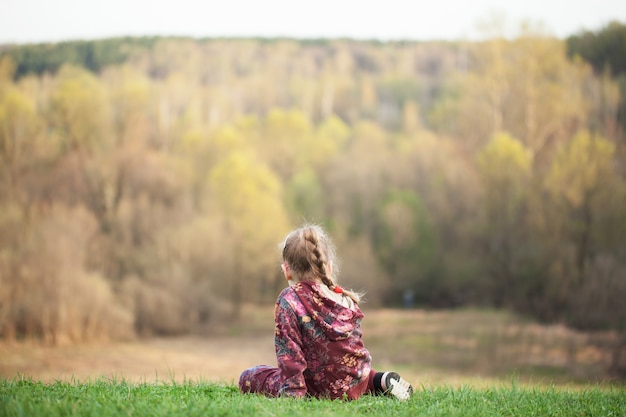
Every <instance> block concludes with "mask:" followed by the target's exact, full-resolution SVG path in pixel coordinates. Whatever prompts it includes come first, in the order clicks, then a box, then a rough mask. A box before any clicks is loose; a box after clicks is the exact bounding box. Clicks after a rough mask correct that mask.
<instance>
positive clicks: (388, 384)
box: [381, 372, 413, 401]
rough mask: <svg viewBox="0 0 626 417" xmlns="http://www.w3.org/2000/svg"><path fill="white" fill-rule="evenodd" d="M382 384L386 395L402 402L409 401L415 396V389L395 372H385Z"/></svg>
mask: <svg viewBox="0 0 626 417" xmlns="http://www.w3.org/2000/svg"><path fill="white" fill-rule="evenodd" d="M381 383H382V386H383V389H384V390H385V393H386V394H389V395H391V396H393V397H396V398H397V399H399V400H401V401H405V400H408V399H409V398H411V395H413V387H412V386H411V384H410V383H409V382H408V381H406V380H404V379H402V377H401V376H400V375H398V374H397V373H395V372H385V373H384V374H383V377H382V380H381Z"/></svg>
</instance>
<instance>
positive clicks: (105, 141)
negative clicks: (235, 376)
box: [0, 24, 626, 361]
mask: <svg viewBox="0 0 626 417" xmlns="http://www.w3.org/2000/svg"><path fill="white" fill-rule="evenodd" d="M615 25H617V26H615ZM616 27H617V29H619V30H618V31H621V33H623V31H624V26H622V25H619V24H612V25H611V26H609V27H608V28H607V29H604V30H610V31H613V30H616V29H615V28H616ZM601 33H603V32H601ZM580 36H587V35H580ZM597 36H598V39H599V38H600V37H601V36H600V35H597ZM572 39H573V38H571V39H570V40H568V41H563V40H559V39H555V38H553V37H550V36H546V35H544V34H542V33H541V32H540V31H536V30H533V29H532V28H526V29H525V30H524V31H523V32H522V33H521V34H520V36H519V37H517V38H516V39H512V40H507V39H504V38H503V37H499V36H494V37H493V38H491V39H489V40H485V41H480V42H451V43H439V42H428V43H419V42H389V43H377V42H366V41H352V40H327V41H295V40H289V39H276V40H261V39H246V40H244V39H239V40H233V39H230V40H229V39H212V40H194V39H169V38H162V39H137V40H133V39H117V40H115V39H113V40H105V41H93V42H87V43H61V44H55V45H35V46H33V45H26V46H15V47H8V46H5V47H4V53H3V54H2V56H1V57H0V335H1V336H2V337H3V338H6V339H14V338H21V337H36V338H41V339H43V340H45V341H48V342H51V343H56V342H60V341H78V340H86V339H92V338H102V337H105V338H106V337H108V338H123V337H131V336H133V335H136V334H140V335H144V334H179V333H184V332H189V331H192V330H194V329H198V328H199V327H202V326H207V325H209V324H210V323H211V321H212V320H222V319H224V317H228V316H232V317H235V318H237V317H239V316H240V315H241V312H242V310H241V307H242V305H244V304H245V303H270V302H273V300H274V299H275V296H276V293H277V291H278V290H279V289H280V288H281V286H282V285H283V282H282V278H281V277H280V269H279V267H278V265H279V256H280V255H279V250H278V246H277V245H278V243H279V242H280V241H281V239H282V238H283V237H284V235H285V233H286V232H288V231H289V229H290V228H291V227H294V226H296V225H298V224H300V223H302V222H303V221H311V222H319V223H322V224H324V225H325V226H326V227H327V228H328V229H329V230H330V232H331V234H332V235H333V237H334V238H335V240H336V242H337V245H338V250H339V254H340V257H341V259H342V265H341V267H342V273H341V277H342V280H343V284H344V285H346V286H348V287H354V288H356V289H362V290H364V291H366V292H367V299H368V303H369V304H368V305H371V306H373V307H375V306H382V305H386V306H393V305H400V304H401V303H402V296H403V294H404V293H405V292H406V291H412V292H413V294H415V303H416V305H418V306H422V307H429V308H450V307H458V306H467V305H474V306H490V307H497V308H505V309H511V310H514V311H517V312H521V313H523V314H527V315H530V316H532V317H534V318H536V319H539V320H541V321H546V322H556V321H558V322H564V323H567V324H569V325H571V326H575V327H577V328H584V329H607V328H609V329H616V330H619V331H622V332H623V333H624V331H625V330H626V303H624V302H623V300H624V295H625V294H626V256H625V255H626V182H625V180H626V170H625V166H624V161H625V158H624V157H625V152H626V149H625V146H624V133H623V132H624V130H623V126H624V124H623V120H622V121H620V119H619V117H620V115H621V114H623V113H620V109H621V108H623V105H624V91H623V89H622V90H620V84H619V74H623V73H614V72H607V71H598V70H597V65H596V64H595V63H594V62H591V63H589V62H587V60H588V59H589V58H588V55H586V54H588V52H585V51H588V49H584V48H581V46H580V45H581V44H580V43H578V46H576V44H577V43H576V42H575V41H574V40H572ZM598 42H600V41H598ZM585 45H586V46H585V48H587V46H588V44H587V43H585ZM622 45H623V44H622ZM598 48H599V46H598ZM37 51H39V52H37ZM96 51H100V52H96ZM609 55H611V54H609ZM581 57H582V58H584V59H581ZM611 68H614V67H613V66H611ZM614 71H615V70H614ZM618 352H619V350H618ZM618 356H619V355H617V356H616V358H617V359H616V360H618V361H619V357H618Z"/></svg>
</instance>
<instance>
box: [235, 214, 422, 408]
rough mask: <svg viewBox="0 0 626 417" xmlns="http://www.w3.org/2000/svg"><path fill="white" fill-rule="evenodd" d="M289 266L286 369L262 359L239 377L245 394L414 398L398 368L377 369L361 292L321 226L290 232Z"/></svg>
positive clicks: (283, 313)
mask: <svg viewBox="0 0 626 417" xmlns="http://www.w3.org/2000/svg"><path fill="white" fill-rule="evenodd" d="M282 256H283V264H282V269H283V273H284V274H285V278H286V279H287V282H288V283H289V286H288V287H287V288H285V289H284V290H283V291H282V292H281V293H280V295H279V296H278V300H277V301H276V308H275V322H276V326H275V335H274V344H275V348H276V359H277V362H278V368H274V367H270V366H267V365H259V366H256V367H254V368H250V369H246V370H245V371H244V372H243V373H242V374H241V377H240V378H239V388H240V389H241V391H242V392H244V393H248V392H250V393H261V394H265V395H267V396H290V397H304V396H305V395H307V394H309V395H312V396H314V397H318V398H330V399H337V398H347V399H351V400H353V399H357V398H359V397H360V396H361V395H363V394H375V395H380V394H386V395H391V396H393V397H396V398H398V399H400V400H406V399H408V398H409V397H410V396H411V395H412V394H413V387H411V384H409V383H408V382H407V381H405V380H404V379H402V378H401V377H400V376H399V375H398V374H397V373H395V372H376V371H374V370H373V369H371V361H372V358H371V356H370V353H369V352H368V350H367V349H366V348H365V346H364V344H363V341H362V339H361V336H362V332H361V319H362V318H363V313H362V312H361V310H360V309H359V306H358V303H359V300H360V296H359V294H356V293H354V292H352V291H348V290H344V289H343V288H341V287H340V286H338V285H337V284H336V283H335V280H334V278H333V265H336V260H335V250H334V245H333V243H332V242H331V240H330V238H329V237H328V236H327V235H326V233H325V232H324V230H323V229H322V228H321V227H319V226H317V225H305V226H303V227H301V228H299V229H296V230H294V231H293V232H291V233H290V234H289V235H287V238H286V239H285V242H284V244H283V250H282Z"/></svg>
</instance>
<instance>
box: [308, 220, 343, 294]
mask: <svg viewBox="0 0 626 417" xmlns="http://www.w3.org/2000/svg"><path fill="white" fill-rule="evenodd" d="M302 235H303V238H304V240H305V241H306V242H307V249H308V252H309V254H310V255H311V258H310V263H311V266H312V267H313V268H312V269H313V271H314V273H315V275H316V276H318V277H319V278H320V279H321V280H322V282H323V283H324V284H325V285H326V286H327V287H328V288H330V289H331V290H332V289H334V288H335V283H334V282H333V281H332V279H331V278H330V277H328V257H327V256H326V254H325V253H324V252H323V251H320V245H319V236H318V234H317V233H316V230H315V228H313V227H311V226H308V227H306V228H304V229H303V231H302Z"/></svg>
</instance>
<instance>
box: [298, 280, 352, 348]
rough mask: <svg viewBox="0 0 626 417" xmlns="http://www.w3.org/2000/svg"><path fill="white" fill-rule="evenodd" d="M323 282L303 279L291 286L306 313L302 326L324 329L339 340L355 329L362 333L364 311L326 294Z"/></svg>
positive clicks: (334, 339)
mask: <svg viewBox="0 0 626 417" xmlns="http://www.w3.org/2000/svg"><path fill="white" fill-rule="evenodd" d="M322 285H324V284H321V283H318V282H310V281H302V282H298V283H295V284H293V285H292V286H291V287H290V288H291V289H292V290H293V291H294V292H295V293H296V295H297V296H298V298H299V299H300V301H301V302H302V306H303V307H304V309H305V313H306V314H304V315H303V316H302V319H301V320H302V326H304V327H308V326H312V325H313V326H315V327H316V328H317V329H319V330H320V331H322V332H323V333H324V334H325V335H326V338H327V339H328V340H333V341H339V340H345V339H347V338H348V337H350V336H351V335H352V334H353V333H354V332H355V331H356V332H358V333H359V336H360V333H361V330H360V323H361V319H363V313H362V312H361V309H359V307H358V305H356V304H353V308H349V307H345V306H343V305H342V304H340V303H338V302H337V301H335V300H333V299H331V298H329V297H327V296H326V295H324V291H323V288H322ZM309 322H310V324H309Z"/></svg>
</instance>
